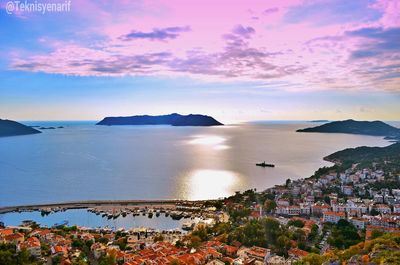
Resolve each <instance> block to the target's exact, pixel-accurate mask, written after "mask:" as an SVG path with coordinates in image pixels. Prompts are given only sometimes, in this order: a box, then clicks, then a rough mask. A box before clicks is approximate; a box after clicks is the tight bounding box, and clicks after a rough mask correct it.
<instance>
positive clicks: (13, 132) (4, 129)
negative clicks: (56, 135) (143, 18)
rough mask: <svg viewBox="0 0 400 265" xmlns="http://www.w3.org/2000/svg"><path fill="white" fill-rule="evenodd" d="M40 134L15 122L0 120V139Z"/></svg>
mask: <svg viewBox="0 0 400 265" xmlns="http://www.w3.org/2000/svg"><path fill="white" fill-rule="evenodd" d="M35 133H41V132H40V131H38V130H36V129H34V128H32V127H29V126H26V125H23V124H21V123H19V122H16V121H11V120H2V119H0V137H6V136H17V135H26V134H35Z"/></svg>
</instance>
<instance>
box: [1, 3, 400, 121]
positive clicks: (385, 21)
mask: <svg viewBox="0 0 400 265" xmlns="http://www.w3.org/2000/svg"><path fill="white" fill-rule="evenodd" d="M0 3H1V5H0V25H1V27H0V51H1V53H0V118H8V119H15V120H99V119H102V118H103V117H105V116H126V115H137V114H154V115H155V114H167V113H173V112H178V113H182V114H189V113H201V114H207V115H211V116H213V117H215V118H217V119H218V120H220V121H222V122H224V123H234V122H242V121H249V120H310V119H329V120H337V119H347V118H354V119H359V120H376V119H380V120H400V12H399V10H400V0H374V1H373V0H352V1H348V0H336V1H330V0H313V1H308V0H287V1H285V0H281V1H277V0H276V1H272V0H260V1H253V0H247V1H232V0H230V1H226V0H218V1H215V0H212V1H211V0H202V1H194V0H161V1H158V0H149V1H105V0H104V1H89V0H71V1H64V0H63V1H50V0H36V1H33V0H27V1H26V3H28V4H32V5H33V4H35V3H36V4H37V3H40V4H49V3H50V4H51V3H58V4H59V6H61V5H64V6H63V8H61V9H59V10H48V9H46V10H47V11H46V12H42V11H41V10H38V8H36V9H34V8H33V7H32V5H31V6H30V8H31V9H27V8H26V7H25V9H23V8H24V7H23V6H21V4H20V3H21V2H18V1H10V2H9V1H4V0H0ZM67 7H68V8H67Z"/></svg>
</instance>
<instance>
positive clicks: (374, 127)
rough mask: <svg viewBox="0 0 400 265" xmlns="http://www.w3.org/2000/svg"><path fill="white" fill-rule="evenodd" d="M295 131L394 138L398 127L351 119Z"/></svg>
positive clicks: (396, 135)
mask: <svg viewBox="0 0 400 265" xmlns="http://www.w3.org/2000/svg"><path fill="white" fill-rule="evenodd" d="M297 132H319V133H349V134H363V135H373V136H386V137H395V138H397V137H398V136H400V129H398V128H396V127H393V126H391V125H389V124H386V123H384V122H382V121H355V120H351V119H350V120H344V121H333V122H329V123H325V124H322V125H320V126H316V127H312V128H305V129H299V130H297Z"/></svg>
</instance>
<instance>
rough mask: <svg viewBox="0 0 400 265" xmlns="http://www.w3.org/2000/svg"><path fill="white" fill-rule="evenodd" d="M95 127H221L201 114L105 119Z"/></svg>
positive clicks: (212, 119)
mask: <svg viewBox="0 0 400 265" xmlns="http://www.w3.org/2000/svg"><path fill="white" fill-rule="evenodd" d="M96 125H172V126H219V125H223V124H222V123H220V122H219V121H217V120H216V119H214V118H213V117H210V116H206V115H201V114H189V115H180V114H177V113H172V114H168V115H158V116H150V115H138V116H130V117H106V118H104V119H103V120H101V121H100V122H98V123H97V124H96Z"/></svg>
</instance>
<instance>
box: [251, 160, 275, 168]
mask: <svg viewBox="0 0 400 265" xmlns="http://www.w3.org/2000/svg"><path fill="white" fill-rule="evenodd" d="M256 166H259V167H275V165H274V164H267V163H265V161H264V162H262V163H257V164H256Z"/></svg>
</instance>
